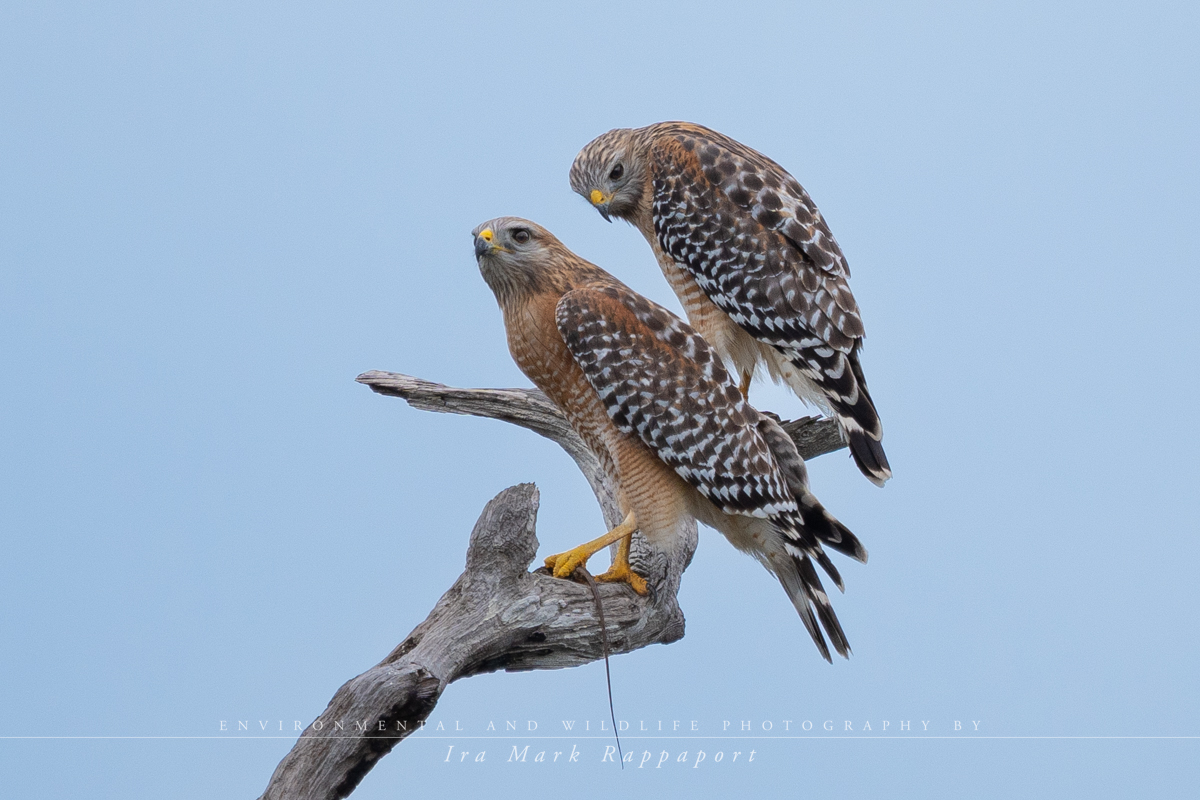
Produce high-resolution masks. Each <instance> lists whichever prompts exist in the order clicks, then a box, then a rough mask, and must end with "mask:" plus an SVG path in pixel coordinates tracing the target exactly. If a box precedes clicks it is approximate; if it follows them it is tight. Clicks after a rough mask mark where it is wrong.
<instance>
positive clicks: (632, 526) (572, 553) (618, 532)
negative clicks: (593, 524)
mask: <svg viewBox="0 0 1200 800" xmlns="http://www.w3.org/2000/svg"><path fill="white" fill-rule="evenodd" d="M635 530H637V520H636V519H635V518H634V516H633V514H632V512H631V513H629V514H627V515H626V517H625V519H624V521H622V522H621V524H620V525H618V526H617V527H615V528H613V529H612V530H611V531H609V532H608V533H606V534H604V535H603V536H601V537H600V538H598V539H593V540H592V541H590V542H585V543H584V544H581V545H579V546H578V547H576V548H573V549H571V550H568V551H566V552H565V553H558V554H557V555H553V556H548V557H547V558H546V569H548V570H550V574H551V575H553V576H554V577H556V578H569V577H571V573H573V572H574V571H575V570H576V569H577V568H579V567H581V566H585V565H586V564H587V561H588V559H589V558H591V557H592V556H593V555H595V554H596V553H597V552H599V551H600V550H602V549H604V548H605V547H608V546H609V545H610V544H612V543H613V542H620V544H619V545H618V546H617V557H616V558H614V559H613V564H612V566H611V567H609V569H608V571H607V572H605V573H604V574H603V575H597V576H596V580H598V581H605V582H610V583H615V582H624V583H628V584H629V585H630V586H631V587H633V590H634V591H635V592H637V593H638V594H646V592H647V591H648V589H647V587H646V581H645V579H644V578H642V576H641V575H638V574H637V573H635V572H634V571H633V570H632V569H630V568H629V541H630V539H631V537H632V536H633V532H634V531H635Z"/></svg>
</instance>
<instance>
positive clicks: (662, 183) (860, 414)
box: [571, 122, 892, 486]
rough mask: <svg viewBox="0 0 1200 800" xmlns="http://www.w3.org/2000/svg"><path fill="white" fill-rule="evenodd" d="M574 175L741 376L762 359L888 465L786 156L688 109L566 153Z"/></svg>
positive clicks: (842, 278)
mask: <svg viewBox="0 0 1200 800" xmlns="http://www.w3.org/2000/svg"><path fill="white" fill-rule="evenodd" d="M571 188H572V189H574V190H575V191H576V192H578V193H579V194H581V195H583V196H584V197H585V198H587V199H588V200H589V201H590V202H591V203H592V205H593V206H595V207H596V209H597V210H598V211H599V212H600V214H601V215H602V216H603V217H604V218H605V219H607V220H609V221H610V222H611V221H612V217H619V218H621V219H624V220H626V221H628V222H630V223H631V224H633V225H634V226H635V227H636V228H637V229H638V230H639V231H641V232H642V235H643V236H645V237H646V240H647V241H648V242H649V243H650V247H651V248H653V250H654V255H655V256H656V257H657V259H658V264H659V266H660V267H661V268H662V271H663V274H664V275H666V277H667V281H668V282H669V283H670V284H671V288H672V289H674V290H675V294H676V295H678V297H679V301H680V302H681V303H682V304H683V307H684V309H686V311H687V316H688V320H689V321H690V322H691V324H692V325H693V326H694V327H695V328H696V329H697V330H698V331H700V333H701V335H703V336H704V338H705V339H707V340H708V341H709V342H710V343H711V344H712V345H713V347H715V348H716V349H717V352H718V353H720V354H721V357H722V358H724V359H725V360H726V361H727V362H729V363H730V364H732V365H733V366H734V368H735V369H736V370H737V372H738V373H739V374H740V376H741V379H742V381H741V390H742V393H743V394H746V393H747V392H748V391H749V388H750V379H751V377H752V376H753V375H754V372H755V370H756V369H757V368H758V366H759V365H760V364H762V365H764V366H765V367H766V369H767V372H768V374H770V376H771V377H772V378H774V379H775V380H776V381H780V380H782V381H783V382H785V383H786V384H787V385H788V386H789V387H790V388H791V389H792V391H794V392H795V393H796V394H797V395H798V396H799V397H800V398H801V399H803V400H806V401H808V402H811V403H812V404H813V405H815V406H817V407H818V408H820V409H821V410H822V411H824V412H825V413H826V414H832V415H833V416H835V417H836V418H837V420H838V423H839V425H840V426H841V429H842V431H843V433H844V434H845V436H846V439H847V441H848V442H849V444H850V453H851V455H852V456H853V457H854V461H855V463H856V464H857V465H858V468H859V469H860V470H862V473H863V474H864V475H866V476H867V478H868V479H870V480H871V482H873V483H875V484H876V485H878V486H882V485H883V484H884V482H885V481H886V480H887V479H888V478H890V477H891V475H892V471H891V467H890V466H889V465H888V460H887V456H886V455H884V452H883V445H882V443H881V440H882V438H883V425H882V423H881V422H880V420H879V414H878V413H877V412H876V410H875V404H874V402H872V400H871V396H870V394H868V393H867V383H866V380H865V379H864V377H863V372H862V366H861V365H860V364H859V351H860V350H861V349H862V342H863V324H862V318H861V317H860V316H859V311H858V304H857V303H856V302H855V301H854V295H853V294H851V293H850V286H849V284H848V282H847V281H848V279H849V278H850V267H849V266H848V265H847V264H846V258H845V256H843V255H842V251H841V248H839V247H838V244H837V242H836V241H835V240H834V238H833V234H832V233H830V232H829V227H828V226H827V225H826V224H825V220H824V219H822V218H821V212H820V211H818V210H817V207H816V205H815V204H814V203H813V201H812V199H811V198H810V197H809V196H808V193H807V192H806V191H804V188H803V187H802V186H801V185H800V184H799V183H798V182H797V181H796V179H795V178H793V177H792V176H791V175H789V174H788V173H787V171H786V170H784V169H783V167H781V166H779V165H778V164H776V163H775V162H774V161H772V160H771V159H769V158H767V157H766V156H764V155H762V154H761V153H759V152H757V151H755V150H752V149H750V148H749V147H746V146H745V145H743V144H741V143H739V142H736V141H734V140H733V139H730V138H729V137H728V136H724V135H722V134H720V133H717V132H716V131H713V130H709V129H708V128H705V127H702V126H700V125H694V124H691V123H688V122H660V123H658V124H655V125H649V126H647V127H645V128H635V129H630V128H618V129H616V130H611V131H609V132H608V133H606V134H604V135H602V136H599V137H597V138H596V139H594V140H592V141H591V142H590V143H589V144H588V145H587V146H585V147H584V148H583V150H581V151H580V153H579V155H578V156H577V157H576V158H575V163H574V164H573V165H572V166H571Z"/></svg>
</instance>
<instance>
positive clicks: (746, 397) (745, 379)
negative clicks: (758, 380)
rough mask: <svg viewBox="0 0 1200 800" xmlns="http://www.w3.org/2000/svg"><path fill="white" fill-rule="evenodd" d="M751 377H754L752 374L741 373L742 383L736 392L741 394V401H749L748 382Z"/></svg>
mask: <svg viewBox="0 0 1200 800" xmlns="http://www.w3.org/2000/svg"><path fill="white" fill-rule="evenodd" d="M753 377H754V373H753V372H743V373H742V383H741V385H740V386H738V391H740V392H741V393H742V399H743V400H749V399H750V380H751V378H753Z"/></svg>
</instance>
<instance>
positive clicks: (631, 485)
mask: <svg viewBox="0 0 1200 800" xmlns="http://www.w3.org/2000/svg"><path fill="white" fill-rule="evenodd" d="M472 233H473V235H474V237H475V256H476V259H477V260H478V262H479V270H480V272H481V273H482V274H483V278H484V280H485V281H486V282H487V284H488V286H489V287H491V289H492V291H493V292H494V293H495V295H496V301H497V302H498V304H499V306H500V310H501V313H502V314H503V316H504V326H505V329H506V331H507V335H508V347H509V351H510V352H511V353H512V357H513V360H515V361H516V362H517V366H519V367H520V368H521V371H522V372H524V373H525V375H526V376H528V377H529V379H530V380H532V381H533V382H534V384H536V385H537V387H538V388H539V389H541V390H542V391H543V392H545V393H546V396H547V397H549V398H550V400H551V401H553V402H554V403H555V405H557V406H558V408H559V409H561V410H562V412H563V414H564V415H565V416H566V418H567V419H568V420H569V421H570V423H571V425H572V427H573V428H574V429H575V431H576V432H577V433H578V434H579V435H580V437H581V438H582V439H583V440H584V442H586V443H587V445H588V447H590V448H591V449H592V451H593V452H594V453H595V454H596V457H597V458H598V459H599V461H600V463H601V465H602V466H603V468H604V470H605V471H606V472H607V474H608V475H610V476H612V477H613V478H614V480H615V482H616V484H617V499H618V502H619V503H620V506H621V511H622V512H623V513H624V514H625V518H624V520H623V522H622V523H621V524H620V525H618V526H617V527H616V528H614V529H613V530H611V531H609V532H608V533H606V534H605V535H603V536H601V537H599V538H597V539H594V540H592V541H590V542H587V543H585V544H582V545H580V546H578V547H576V548H574V549H572V550H568V551H567V552H565V553H560V554H557V555H553V556H550V557H549V558H547V559H546V565H547V566H548V567H549V568H550V569H551V570H552V572H553V574H554V575H555V576H556V577H560V578H564V577H567V576H568V575H570V574H571V573H572V572H574V570H575V568H576V567H577V566H579V565H582V564H585V563H586V562H587V560H588V558H590V557H591V556H592V554H594V553H596V552H598V551H599V550H601V549H603V548H604V547H606V546H608V545H610V544H613V543H614V542H616V543H618V547H617V554H616V557H615V558H614V559H613V564H612V567H611V568H610V569H609V570H608V571H607V572H606V573H604V574H603V575H600V576H598V579H599V580H605V581H624V582H627V583H629V584H630V585H631V586H632V587H633V589H634V590H635V591H637V592H639V593H642V594H644V593H645V592H646V591H647V588H646V582H645V580H644V579H643V578H642V577H641V576H639V575H637V574H636V573H635V572H633V570H632V569H631V567H630V564H629V542H630V537H631V535H632V534H633V531H635V530H641V532H642V534H643V535H644V536H645V537H646V539H647V541H648V542H649V544H650V546H651V547H657V548H658V549H667V545H669V544H670V543H671V542H672V540H673V538H674V537H677V536H679V535H681V533H682V526H683V525H684V524H685V523H686V522H687V521H688V520H689V518H691V519H696V520H698V521H700V522H703V523H704V524H706V525H708V526H709V527H712V528H715V529H717V530H718V531H720V532H721V533H723V534H724V535H725V537H726V538H727V539H729V541H730V542H731V543H732V544H733V545H734V547H736V548H738V549H739V550H742V551H743V552H746V553H749V554H750V555H752V556H754V557H755V558H756V559H758V560H759V561H760V562H761V563H762V564H763V566H765V567H766V568H767V570H769V571H770V572H771V573H773V574H774V575H775V577H776V578H778V579H779V582H780V583H781V584H782V585H783V588H784V591H786V592H787V595H788V597H789V598H790V599H791V601H792V604H793V605H794V606H795V607H796V610H797V611H798V612H799V614H800V618H801V619H802V620H803V622H804V626H805V627H806V628H807V629H808V632H809V634H810V635H811V636H812V638H813V641H814V642H815V643H816V645H817V649H818V650H820V652H821V655H822V656H824V657H825V659H826V660H827V661H828V660H830V656H829V648H828V646H827V645H826V642H825V636H826V635H828V637H829V640H830V642H831V643H832V644H833V648H834V649H835V650H836V651H837V652H838V653H839V654H841V655H842V656H847V655H848V654H849V652H850V646H849V644H848V643H847V641H846V635H845V633H844V632H843V631H842V627H841V624H840V623H839V622H838V619H837V616H836V615H835V614H834V612H833V608H832V606H831V605H830V603H829V598H828V596H827V595H826V594H825V590H824V588H823V587H822V585H821V579H820V577H819V576H818V574H817V571H816V569H815V568H814V566H813V562H814V561H815V562H816V563H817V564H820V565H821V567H822V569H824V571H825V572H826V573H827V574H828V575H829V577H830V578H831V579H832V580H833V582H834V583H835V584H836V585H837V586H838V588H839V589H842V588H843V585H842V579H841V576H840V575H839V574H838V571H837V569H836V568H835V567H834V565H833V563H832V562H831V561H830V559H829V556H828V555H827V554H826V552H825V550H824V546H828V547H830V548H832V549H834V550H837V551H839V552H842V553H845V554H847V555H849V556H851V557H853V558H856V559H858V560H859V561H863V562H865V561H866V560H867V551H866V549H865V548H864V547H863V546H862V544H861V543H860V542H859V541H858V539H857V538H856V537H855V536H854V534H853V533H851V532H850V531H849V530H848V529H847V528H846V527H845V526H844V525H842V524H841V523H840V522H838V521H837V520H836V519H834V518H833V516H831V515H830V514H829V513H828V512H827V511H826V510H825V509H824V507H822V505H821V503H820V502H819V501H818V500H817V498H816V497H814V496H813V495H812V493H811V492H810V491H809V488H808V477H807V473H806V470H805V466H804V461H803V459H802V458H801V457H800V455H799V454H798V453H797V452H796V447H795V445H794V444H793V442H792V440H791V438H790V437H789V436H788V435H787V434H786V433H785V432H784V430H783V428H781V427H780V426H779V423H777V422H776V421H775V420H774V419H772V418H771V417H768V416H765V415H763V414H760V413H759V412H758V411H756V410H755V409H754V408H753V407H752V406H750V404H749V403H747V402H746V399H745V397H744V396H743V395H742V393H741V392H740V391H738V387H737V384H735V383H734V381H733V379H732V378H731V377H730V375H729V373H728V372H727V371H726V369H725V367H724V365H723V364H722V363H721V359H720V357H719V356H718V355H717V354H716V352H715V351H714V350H713V348H712V347H710V346H709V344H708V343H707V342H706V341H705V340H704V339H703V338H702V337H701V336H700V335H699V334H698V333H696V331H695V330H694V329H692V328H691V327H690V326H689V325H687V324H686V323H685V322H683V321H682V320H680V319H679V318H678V317H676V316H675V315H673V314H671V312H669V311H667V310H666V309H664V308H662V307H661V306H658V305H656V304H654V303H652V302H650V301H649V300H647V299H646V298H644V297H642V296H641V295H639V294H637V293H636V292H634V291H633V290H632V289H630V288H628V287H627V286H625V285H624V284H622V283H621V282H620V281H618V280H617V279H616V278H614V277H613V276H612V275H610V274H608V273H607V272H605V271H604V270H602V269H600V268H599V267H597V266H595V265H594V264H591V263H589V262H587V261H585V260H583V259H582V258H580V257H579V256H577V255H575V254H574V253H572V252H571V251H570V250H568V249H567V248H566V247H565V246H564V245H563V244H562V243H561V242H560V241H559V240H558V239H556V238H555V237H554V236H553V235H552V234H551V233H550V232H549V231H547V230H546V229H545V228H542V227H541V226H539V225H536V224H534V223H532V222H529V221H528V220H524V219H519V218H517V217H500V218H498V219H494V220H491V221H490V222H485V223H483V224H482V225H480V226H479V227H477V228H475V230H474V231H473V232H472ZM818 621H819V624H818ZM822 628H824V634H822V630H821V629H822Z"/></svg>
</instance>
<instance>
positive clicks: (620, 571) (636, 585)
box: [596, 564, 650, 595]
mask: <svg viewBox="0 0 1200 800" xmlns="http://www.w3.org/2000/svg"><path fill="white" fill-rule="evenodd" d="M596 580H598V581H603V582H605V583H628V584H629V585H630V586H631V587H633V590H634V591H635V592H637V593H638V594H640V595H644V594H646V593H647V592H649V591H650V589H649V588H648V587H647V586H646V579H645V578H643V577H642V576H641V575H638V574H637V573H636V572H634V571H633V570H631V569H630V568H629V564H613V565H612V566H611V567H609V568H608V572H606V573H604V574H603V575H597V576H596Z"/></svg>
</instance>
